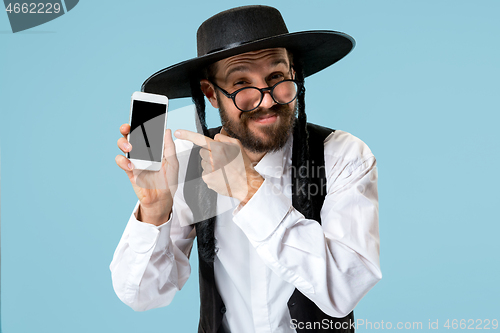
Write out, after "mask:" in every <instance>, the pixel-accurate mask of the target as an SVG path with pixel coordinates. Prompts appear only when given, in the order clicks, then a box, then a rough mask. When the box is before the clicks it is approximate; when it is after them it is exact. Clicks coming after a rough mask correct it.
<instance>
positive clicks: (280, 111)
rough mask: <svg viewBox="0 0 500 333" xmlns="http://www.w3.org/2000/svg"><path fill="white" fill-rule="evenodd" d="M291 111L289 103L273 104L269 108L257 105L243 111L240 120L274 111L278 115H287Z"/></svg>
mask: <svg viewBox="0 0 500 333" xmlns="http://www.w3.org/2000/svg"><path fill="white" fill-rule="evenodd" d="M291 112H293V110H292V108H291V107H290V105H289V104H283V105H281V104H275V105H273V106H271V107H270V108H269V109H264V108H260V107H259V108H258V109H256V110H254V111H250V112H243V113H242V114H241V120H242V121H247V120H249V119H255V118H259V117H260V116H263V115H266V114H268V113H275V114H276V115H278V116H282V115H287V114H289V113H291Z"/></svg>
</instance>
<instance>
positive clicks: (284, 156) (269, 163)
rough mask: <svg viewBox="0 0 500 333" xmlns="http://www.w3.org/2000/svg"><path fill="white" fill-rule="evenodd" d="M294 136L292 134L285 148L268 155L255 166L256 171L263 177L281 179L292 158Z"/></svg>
mask: <svg viewBox="0 0 500 333" xmlns="http://www.w3.org/2000/svg"><path fill="white" fill-rule="evenodd" d="M292 143H293V135H291V134H290V136H289V137H288V140H287V141H286V143H285V145H284V146H283V148H281V149H280V150H278V151H275V152H271V153H267V154H265V155H264V157H262V159H261V160H260V161H259V163H257V165H255V167H254V168H255V170H256V171H257V172H258V173H260V174H261V175H262V176H269V177H274V178H281V177H282V176H283V170H284V169H285V167H286V161H287V160H288V159H289V158H291V153H292Z"/></svg>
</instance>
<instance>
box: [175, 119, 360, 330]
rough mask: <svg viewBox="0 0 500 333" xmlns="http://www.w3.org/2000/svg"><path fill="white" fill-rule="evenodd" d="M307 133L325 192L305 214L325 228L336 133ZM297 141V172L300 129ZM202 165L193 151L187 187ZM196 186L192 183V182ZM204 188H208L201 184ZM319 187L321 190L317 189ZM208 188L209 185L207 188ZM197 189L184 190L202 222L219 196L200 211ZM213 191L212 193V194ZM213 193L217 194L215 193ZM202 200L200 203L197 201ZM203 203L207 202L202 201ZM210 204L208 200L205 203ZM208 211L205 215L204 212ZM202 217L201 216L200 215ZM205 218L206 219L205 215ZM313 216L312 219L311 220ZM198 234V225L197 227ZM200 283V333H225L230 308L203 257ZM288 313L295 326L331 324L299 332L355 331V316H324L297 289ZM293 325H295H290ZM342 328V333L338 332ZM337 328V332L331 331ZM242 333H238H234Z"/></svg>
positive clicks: (312, 128)
mask: <svg viewBox="0 0 500 333" xmlns="http://www.w3.org/2000/svg"><path fill="white" fill-rule="evenodd" d="M307 130H308V132H309V141H308V143H309V157H310V158H309V160H310V161H309V162H310V164H309V166H312V167H314V170H315V171H316V170H318V171H319V172H314V173H311V174H312V175H311V176H312V177H311V180H310V181H311V182H310V184H312V186H315V188H316V189H321V190H320V191H315V192H316V193H317V194H316V195H312V194H311V196H312V197H313V198H314V200H312V201H311V205H312V213H310V214H304V212H301V213H303V214H304V215H305V217H306V218H309V219H314V220H316V221H318V223H320V224H321V217H320V211H321V207H322V206H323V202H324V200H325V194H326V176H325V172H324V171H325V169H324V165H325V158H324V144H323V143H324V141H325V139H326V137H327V136H328V135H329V134H330V133H332V132H334V130H332V129H329V128H326V127H322V126H318V125H314V124H309V123H308V124H307ZM219 132H220V127H218V128H213V129H210V130H209V134H210V137H211V138H213V137H214V136H215V134H217V133H219ZM293 135H294V138H293V142H294V144H293V150H292V166H293V167H294V168H295V170H298V163H299V161H298V160H299V159H298V148H299V147H300V144H298V142H299V138H298V137H297V136H298V135H297V127H295V128H294V133H293ZM199 165H200V155H199V149H193V150H192V151H191V156H190V158H189V165H188V171H187V175H186V182H185V185H188V181H189V180H193V179H197V180H200V181H201V182H202V180H201V167H200V166H199ZM295 174H296V173H292V193H293V194H292V203H293V206H294V207H297V206H296V205H295V202H296V199H297V198H296V188H297V186H296V184H297V183H296V181H297V180H296V179H295V177H294V175H295ZM191 184H192V182H191ZM201 185H204V183H203V184H201ZM316 186H317V187H316ZM205 187H206V185H205ZM196 190H197V187H196V186H193V185H189V186H185V187H184V197H185V198H186V203H187V204H188V206H189V207H190V208H191V210H192V211H193V215H194V218H195V220H197V221H200V220H201V219H200V218H199V217H200V216H208V215H206V214H207V209H208V210H210V211H211V212H214V209H215V207H214V202H216V201H213V198H214V196H216V194H214V193H215V192H214V193H212V197H211V198H212V199H211V200H210V202H212V207H211V208H205V209H204V208H200V206H201V205H200V202H203V201H199V200H200V199H199V198H200V197H199V196H197V195H196V194H193V193H192V192H193V191H196ZM209 191H211V190H209ZM212 192H213V191H212ZM197 198H198V199H197ZM201 200H203V199H201ZM205 201H206V200H205ZM203 210H204V213H202V212H201V211H203ZM200 214H201V215H200ZM204 214H205V215H204ZM307 215H311V216H307ZM195 227H196V228H197V231H198V224H196V225H195ZM197 243H198V251H199V250H200V237H199V236H198V237H197ZM199 280H200V323H199V327H198V332H199V333H222V332H224V331H223V327H222V325H221V324H222V318H223V316H224V313H225V312H226V307H225V306H224V302H223V301H222V298H221V296H220V294H219V292H218V290H217V287H216V284H215V277H214V264H213V262H207V261H205V260H203V259H202V258H201V256H199ZM287 305H288V309H289V311H290V316H291V318H292V320H294V322H295V323H301V322H302V323H306V322H318V323H320V324H321V323H328V325H319V324H318V325H319V326H320V327H325V326H328V329H325V328H320V329H315V330H314V329H305V327H304V329H303V330H301V329H299V328H296V330H297V332H308V333H314V332H349V333H351V332H352V333H354V328H351V323H353V322H354V315H353V312H352V311H351V313H349V314H348V315H347V316H346V317H344V318H334V317H330V316H328V315H327V314H325V313H324V312H322V311H321V310H320V309H319V308H318V307H317V306H316V304H314V302H312V301H311V300H310V299H309V298H307V297H306V296H304V295H303V294H302V293H301V292H300V291H299V290H298V289H295V291H294V293H293V294H292V296H291V297H290V299H289V300H288V303H287ZM290 325H292V323H290ZM335 327H338V328H339V329H335ZM330 328H334V329H330ZM232 333H238V332H232Z"/></svg>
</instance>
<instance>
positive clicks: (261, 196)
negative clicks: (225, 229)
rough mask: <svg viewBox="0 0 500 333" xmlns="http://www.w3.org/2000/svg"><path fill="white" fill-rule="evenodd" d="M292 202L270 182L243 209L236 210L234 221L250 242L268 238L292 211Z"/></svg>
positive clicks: (265, 183)
mask: <svg viewBox="0 0 500 333" xmlns="http://www.w3.org/2000/svg"><path fill="white" fill-rule="evenodd" d="M291 207H292V202H291V201H290V199H288V198H287V197H286V196H285V195H284V194H283V193H282V192H281V190H280V189H278V188H277V187H276V186H274V185H273V184H272V183H271V182H270V181H268V180H264V182H263V183H262V185H261V186H260V188H259V189H258V190H257V192H255V194H254V195H253V196H252V198H251V199H250V200H248V202H247V203H246V205H245V206H243V207H242V208H241V209H239V210H238V209H236V210H235V213H233V214H234V218H233V221H234V222H235V223H236V225H237V226H239V227H240V228H241V230H242V231H243V232H244V233H245V235H247V237H248V238H249V239H250V240H253V241H258V242H260V241H263V240H265V239H266V238H268V237H269V236H270V235H271V234H272V233H273V232H274V231H275V230H276V228H277V227H278V225H279V224H280V223H281V221H283V219H284V218H285V216H286V215H287V214H288V212H289V211H290V208H291Z"/></svg>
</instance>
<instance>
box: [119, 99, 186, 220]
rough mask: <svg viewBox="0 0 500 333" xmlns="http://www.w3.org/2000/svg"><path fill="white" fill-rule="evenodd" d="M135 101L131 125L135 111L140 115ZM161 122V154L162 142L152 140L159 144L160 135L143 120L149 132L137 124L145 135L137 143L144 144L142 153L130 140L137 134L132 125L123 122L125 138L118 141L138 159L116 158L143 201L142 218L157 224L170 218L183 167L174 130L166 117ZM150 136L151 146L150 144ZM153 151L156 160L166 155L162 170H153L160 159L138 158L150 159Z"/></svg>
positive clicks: (162, 161) (145, 117) (121, 131)
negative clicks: (139, 166)
mask: <svg viewBox="0 0 500 333" xmlns="http://www.w3.org/2000/svg"><path fill="white" fill-rule="evenodd" d="M133 96H134V95H133ZM148 98H149V97H148ZM135 100H137V99H135ZM133 103H134V98H132V112H131V113H132V114H131V124H133V123H134V121H133V117H134V116H133V115H134V112H135V113H136V114H138V113H137V110H138V108H137V105H136V107H134V104H133ZM165 106H166V104H165ZM165 117H166V108H165ZM142 118H144V119H146V123H147V121H151V120H153V119H154V118H155V117H152V118H151V117H147V116H143V117H142ZM149 118H150V119H149ZM160 121H161V122H162V126H161V128H162V130H161V132H162V133H161V134H162V136H161V139H160V141H161V147H162V150H161V152H160V153H158V151H157V149H155V148H157V146H158V145H156V144H153V143H152V140H155V142H156V143H157V142H158V141H159V140H158V138H157V135H156V136H155V135H154V134H156V133H152V132H151V133H150V131H149V130H150V129H151V126H150V125H152V124H145V122H143V123H142V124H143V126H144V130H145V132H146V135H144V134H142V133H141V132H142V131H143V130H142V128H141V126H140V122H139V125H136V126H135V129H136V131H138V134H141V135H142V136H143V139H142V140H143V141H140V140H138V141H137V142H138V143H136V145H138V146H139V147H141V144H142V148H143V151H142V154H135V155H134V154H133V151H134V150H135V149H136V147H135V146H134V145H130V142H129V140H128V138H130V137H133V132H134V131H133V130H131V128H132V126H131V125H129V124H123V125H122V126H120V133H121V134H122V135H123V137H122V138H120V139H119V140H118V147H119V148H120V149H121V150H122V151H123V152H124V153H126V155H127V156H132V157H136V158H130V159H129V158H127V157H125V156H123V155H118V156H116V159H115V160H116V163H117V164H118V166H119V167H120V168H121V169H123V170H124V171H125V173H126V174H127V176H128V178H129V180H130V182H131V184H132V187H133V188H134V192H135V193H136V195H137V197H138V198H139V200H140V207H141V208H140V213H141V216H140V217H141V218H140V220H141V221H143V222H148V223H152V224H155V225H160V224H162V223H164V222H166V221H167V220H168V217H169V215H170V212H171V209H172V205H173V196H174V194H175V191H176V190H177V177H178V176H177V174H178V170H179V165H178V161H177V156H176V152H175V146H174V142H173V141H172V134H171V131H170V130H166V131H165V130H164V126H165V125H164V124H165V120H160ZM139 136H140V135H139ZM153 136H154V137H153ZM146 137H147V141H148V143H149V145H148V144H146ZM148 146H149V148H150V149H151V150H150V151H148V149H147V148H148ZM144 148H146V151H145V152H146V154H144ZM150 153H151V154H152V155H153V159H154V157H155V156H159V155H160V156H162V158H161V160H160V161H159V166H160V167H159V169H158V171H151V170H152V169H155V168H156V167H155V166H154V164H153V163H152V162H158V161H151V160H147V159H146V160H141V158H138V157H146V158H147V157H148V156H150ZM137 161H139V162H137ZM134 162H135V163H134ZM136 163H139V164H141V168H137V167H136Z"/></svg>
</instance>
